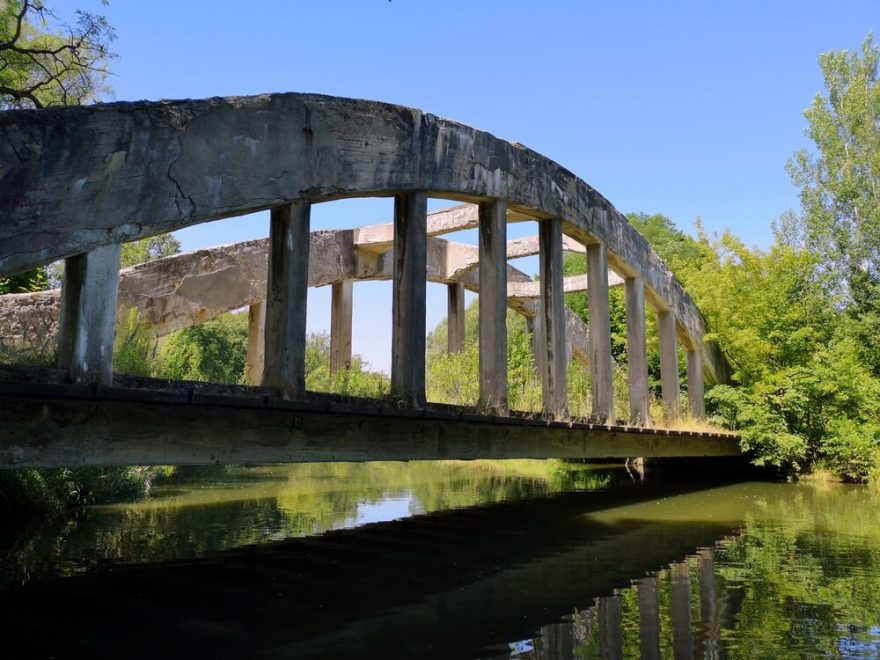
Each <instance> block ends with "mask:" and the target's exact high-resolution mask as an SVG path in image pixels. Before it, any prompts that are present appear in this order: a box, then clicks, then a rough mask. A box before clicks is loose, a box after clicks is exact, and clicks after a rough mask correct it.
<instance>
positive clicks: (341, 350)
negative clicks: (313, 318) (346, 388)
mask: <svg viewBox="0 0 880 660" xmlns="http://www.w3.org/2000/svg"><path fill="white" fill-rule="evenodd" d="M353 302H354V301H353V300H352V281H351V280H343V281H342V282H335V283H334V284H333V290H332V293H331V297H330V373H335V372H337V371H342V370H344V369H349V368H351V327H352V315H353V313H354V308H353Z"/></svg>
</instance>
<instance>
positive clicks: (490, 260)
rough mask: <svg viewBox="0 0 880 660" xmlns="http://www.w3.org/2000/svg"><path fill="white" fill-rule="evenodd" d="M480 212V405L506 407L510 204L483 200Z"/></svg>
mask: <svg viewBox="0 0 880 660" xmlns="http://www.w3.org/2000/svg"><path fill="white" fill-rule="evenodd" d="M479 214H480V407H481V408H483V409H484V410H486V411H487V412H489V413H492V414H494V415H506V414H507V413H508V409H507V205H506V204H505V203H504V202H499V201H494V202H482V203H480V207H479Z"/></svg>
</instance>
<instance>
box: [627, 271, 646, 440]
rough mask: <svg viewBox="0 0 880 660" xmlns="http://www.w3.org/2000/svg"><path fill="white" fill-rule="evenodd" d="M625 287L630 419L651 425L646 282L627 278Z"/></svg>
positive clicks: (640, 423)
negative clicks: (646, 326) (646, 332)
mask: <svg viewBox="0 0 880 660" xmlns="http://www.w3.org/2000/svg"><path fill="white" fill-rule="evenodd" d="M624 284H625V288H626V360H627V365H628V368H629V420H630V422H632V423H633V424H639V425H641V426H650V424H651V412H650V407H649V405H648V404H649V398H648V351H647V344H646V341H647V340H646V338H645V283H644V281H642V280H641V279H640V278H638V277H628V278H626V280H625V282H624Z"/></svg>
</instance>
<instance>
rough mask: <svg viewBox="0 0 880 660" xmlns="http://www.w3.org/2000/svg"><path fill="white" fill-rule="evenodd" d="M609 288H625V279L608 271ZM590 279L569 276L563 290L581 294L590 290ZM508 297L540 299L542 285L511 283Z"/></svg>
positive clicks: (587, 277)
mask: <svg viewBox="0 0 880 660" xmlns="http://www.w3.org/2000/svg"><path fill="white" fill-rule="evenodd" d="M607 277H608V279H607V281H608V284H607V286H608V287H618V286H623V278H622V277H620V276H619V275H617V274H616V273H613V272H611V271H608V273H607ZM589 284H590V278H589V276H588V275H569V276H568V277H564V278H562V290H563V292H564V293H579V292H581V291H589V290H590V286H589ZM507 295H508V296H509V297H511V298H540V297H541V285H540V284H539V283H538V282H510V283H509V284H508V285H507Z"/></svg>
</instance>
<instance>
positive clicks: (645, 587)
mask: <svg viewBox="0 0 880 660" xmlns="http://www.w3.org/2000/svg"><path fill="white" fill-rule="evenodd" d="M637 584H638V591H639V650H640V657H641V658H643V659H644V660H654V659H655V658H659V657H660V600H659V597H658V589H657V578H656V577H655V576H649V577H646V578H642V579H641V580H639V581H638V583H637Z"/></svg>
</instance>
